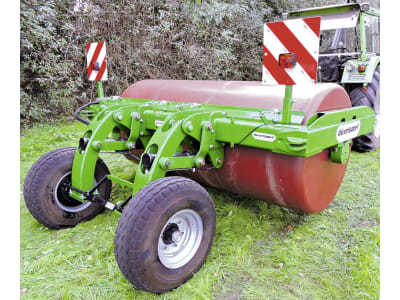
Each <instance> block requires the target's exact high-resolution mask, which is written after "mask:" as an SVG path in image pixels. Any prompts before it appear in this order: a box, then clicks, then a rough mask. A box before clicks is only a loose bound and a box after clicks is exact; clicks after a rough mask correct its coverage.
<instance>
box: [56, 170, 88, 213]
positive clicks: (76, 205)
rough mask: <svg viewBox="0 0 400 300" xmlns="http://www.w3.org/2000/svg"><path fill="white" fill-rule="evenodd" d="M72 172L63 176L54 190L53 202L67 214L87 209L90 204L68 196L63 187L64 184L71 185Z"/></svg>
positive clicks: (66, 188)
mask: <svg viewBox="0 0 400 300" xmlns="http://www.w3.org/2000/svg"><path fill="white" fill-rule="evenodd" d="M71 173H72V171H70V172H68V173H66V174H64V175H63V176H62V177H61V178H60V179H59V180H58V182H57V184H56V186H55V188H54V200H55V202H56V204H57V205H58V207H60V208H61V209H62V210H64V211H67V212H72V213H76V212H80V211H82V210H84V209H86V208H88V207H89V206H90V204H91V202H89V201H88V202H84V203H82V202H80V201H78V200H76V199H73V198H71V197H70V196H69V188H68V187H65V186H64V183H66V184H71Z"/></svg>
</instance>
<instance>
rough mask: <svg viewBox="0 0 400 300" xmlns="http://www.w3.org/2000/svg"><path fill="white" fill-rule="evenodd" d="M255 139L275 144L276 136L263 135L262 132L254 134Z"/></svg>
mask: <svg viewBox="0 0 400 300" xmlns="http://www.w3.org/2000/svg"><path fill="white" fill-rule="evenodd" d="M253 137H254V138H255V139H256V140H260V141H265V142H273V141H275V138H276V136H275V135H273V134H268V133H262V132H253Z"/></svg>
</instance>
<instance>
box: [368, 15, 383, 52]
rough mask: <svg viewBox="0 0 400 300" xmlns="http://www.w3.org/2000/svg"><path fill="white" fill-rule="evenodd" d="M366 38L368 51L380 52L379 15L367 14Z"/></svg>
mask: <svg viewBox="0 0 400 300" xmlns="http://www.w3.org/2000/svg"><path fill="white" fill-rule="evenodd" d="M364 25H365V38H366V50H367V53H376V54H379V53H380V42H379V29H380V28H379V27H380V22H379V19H378V18H377V17H373V16H368V15H367V16H365V17H364Z"/></svg>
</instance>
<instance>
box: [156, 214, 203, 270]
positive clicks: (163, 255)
mask: <svg viewBox="0 0 400 300" xmlns="http://www.w3.org/2000/svg"><path fill="white" fill-rule="evenodd" d="M202 237H203V222H202V220H201V217H200V215H199V214H198V213H197V212H196V211H194V210H192V209H184V210H181V211H178V212H177V213H175V214H174V215H173V216H172V217H171V218H170V219H169V220H168V221H167V223H166V224H165V225H164V227H163V228H162V230H161V233H160V237H159V239H158V257H159V259H160V262H161V263H162V264H163V265H164V266H165V267H166V268H168V269H177V268H180V267H182V266H184V265H185V264H187V263H188V262H189V261H190V260H191V259H192V258H193V256H194V255H195V254H196V252H197V250H198V248H199V246H200V243H201V240H202Z"/></svg>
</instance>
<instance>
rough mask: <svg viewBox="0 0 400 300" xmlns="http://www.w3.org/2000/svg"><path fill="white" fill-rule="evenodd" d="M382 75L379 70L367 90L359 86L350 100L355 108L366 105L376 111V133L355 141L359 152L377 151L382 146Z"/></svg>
mask: <svg viewBox="0 0 400 300" xmlns="http://www.w3.org/2000/svg"><path fill="white" fill-rule="evenodd" d="M379 79H380V73H379V69H377V70H376V71H375V73H374V76H373V78H372V82H371V83H370V84H368V86H367V90H366V91H365V92H364V91H363V89H362V86H358V87H356V88H354V89H353V90H351V92H350V100H351V103H352V105H353V106H361V105H365V106H368V107H371V108H372V109H373V110H374V111H375V115H376V122H375V127H374V131H373V132H371V133H369V134H366V135H362V136H360V137H358V138H356V139H354V143H353V149H354V150H356V151H358V152H369V151H374V150H376V149H377V148H378V147H379V145H380V127H379V119H380V92H379Z"/></svg>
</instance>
